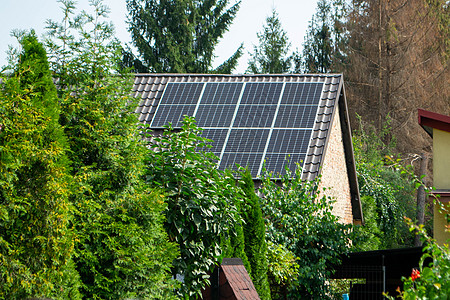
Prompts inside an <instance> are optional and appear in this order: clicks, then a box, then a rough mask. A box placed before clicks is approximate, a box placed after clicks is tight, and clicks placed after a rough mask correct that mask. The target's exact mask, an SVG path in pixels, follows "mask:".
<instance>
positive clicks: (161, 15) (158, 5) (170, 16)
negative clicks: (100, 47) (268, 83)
mask: <svg viewBox="0 0 450 300" xmlns="http://www.w3.org/2000/svg"><path fill="white" fill-rule="evenodd" d="M239 4H240V1H238V2H235V3H234V4H232V3H231V1H230V0H208V1H199V0H181V1H164V0H157V1H153V0H127V9H128V13H129V17H128V24H129V31H130V33H131V38H132V40H133V45H134V46H135V47H136V49H137V50H138V53H139V55H137V57H135V56H133V55H132V54H131V53H130V51H125V56H124V58H125V60H126V61H127V62H126V63H125V65H127V64H128V66H131V67H133V69H134V70H136V71H138V72H156V73H208V72H211V71H212V72H215V73H231V71H232V70H233V69H234V68H235V67H236V66H237V62H238V59H239V57H240V56H241V55H242V45H241V46H240V47H239V48H238V49H237V50H236V52H235V53H234V54H233V55H232V56H231V57H230V58H229V59H228V60H226V61H225V62H224V63H223V64H222V65H220V66H219V67H218V68H217V69H216V70H212V63H213V59H214V49H215V47H216V46H217V44H218V42H219V39H220V38H221V37H222V36H223V34H224V33H225V32H226V31H227V30H228V27H229V26H230V25H231V23H232V21H233V19H234V17H235V16H236V13H237V11H238V9H239Z"/></svg>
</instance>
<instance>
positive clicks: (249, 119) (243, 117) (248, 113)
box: [233, 105, 277, 127]
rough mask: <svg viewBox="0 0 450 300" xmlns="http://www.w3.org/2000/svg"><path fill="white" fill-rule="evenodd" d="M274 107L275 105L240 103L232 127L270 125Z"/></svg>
mask: <svg viewBox="0 0 450 300" xmlns="http://www.w3.org/2000/svg"><path fill="white" fill-rule="evenodd" d="M276 109H277V106H276V105H241V106H239V109H238V112H237V114H236V119H235V120H234V123H233V127H270V126H271V125H272V121H273V117H274V116H275V110H276Z"/></svg>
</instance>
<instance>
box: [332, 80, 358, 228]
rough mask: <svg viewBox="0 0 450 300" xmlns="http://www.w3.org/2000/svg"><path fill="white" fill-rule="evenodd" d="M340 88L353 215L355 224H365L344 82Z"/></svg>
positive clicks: (340, 115) (341, 118)
mask: <svg viewBox="0 0 450 300" xmlns="http://www.w3.org/2000/svg"><path fill="white" fill-rule="evenodd" d="M340 85H341V86H340V87H339V90H338V91H339V96H338V97H337V99H338V106H339V118H340V121H341V128H342V140H343V143H344V152H345V158H346V159H345V161H346V164H347V174H348V180H349V183H350V193H351V203H352V214H353V223H354V224H360V225H363V224H364V216H363V212H362V205H361V199H360V195H359V185H358V177H357V173H356V163H355V156H354V151H353V143H352V133H351V127H350V121H349V120H350V118H349V115H348V108H347V98H346V96H345V88H344V81H343V80H342V81H341V83H340Z"/></svg>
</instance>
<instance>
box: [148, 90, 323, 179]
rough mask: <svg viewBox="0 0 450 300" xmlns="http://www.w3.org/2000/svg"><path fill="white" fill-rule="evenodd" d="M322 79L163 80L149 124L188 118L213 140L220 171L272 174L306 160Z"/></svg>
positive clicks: (156, 125) (159, 125) (174, 123)
mask: <svg viewBox="0 0 450 300" xmlns="http://www.w3.org/2000/svg"><path fill="white" fill-rule="evenodd" d="M323 89H324V82H195V83H193V82H168V83H167V85H166V87H165V89H164V91H163V94H162V97H161V99H160V101H159V104H158V107H157V109H156V111H155V114H154V116H153V119H152V120H151V123H150V128H153V129H158V128H162V127H163V126H165V125H168V123H169V122H171V123H172V126H173V127H174V128H179V127H181V122H182V120H183V118H184V116H185V115H188V116H193V117H194V118H195V119H196V121H197V125H198V126H199V127H201V128H203V129H204V131H203V136H204V137H206V138H208V139H211V140H213V141H214V143H213V144H212V146H213V147H212V149H211V151H212V152H213V153H215V154H216V155H217V156H218V157H219V162H218V164H219V169H225V168H232V169H236V164H238V165H240V166H242V167H248V168H249V169H250V171H251V173H252V176H253V177H254V178H256V177H258V176H260V175H261V172H262V169H263V165H264V164H265V168H266V169H267V170H268V171H271V172H273V173H274V174H280V175H282V174H284V173H285V166H286V165H288V167H289V169H290V170H292V171H293V170H294V169H295V163H300V162H302V161H303V160H304V159H305V156H306V153H307V150H308V145H309V142H310V140H311V136H312V132H313V127H314V123H315V121H316V115H317V110H318V107H319V102H320V99H321V97H322V92H323Z"/></svg>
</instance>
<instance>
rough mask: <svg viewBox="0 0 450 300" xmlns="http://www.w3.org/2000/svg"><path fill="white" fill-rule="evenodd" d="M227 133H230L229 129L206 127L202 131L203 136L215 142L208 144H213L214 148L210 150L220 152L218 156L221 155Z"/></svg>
mask: <svg viewBox="0 0 450 300" xmlns="http://www.w3.org/2000/svg"><path fill="white" fill-rule="evenodd" d="M227 134H228V129H204V130H203V132H202V136H203V137H205V138H207V139H210V140H213V142H211V143H208V144H210V145H212V148H211V149H210V151H212V152H215V153H218V156H219V155H220V152H221V151H222V147H223V144H224V143H225V139H226V137H227ZM216 155H217V154H216Z"/></svg>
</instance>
